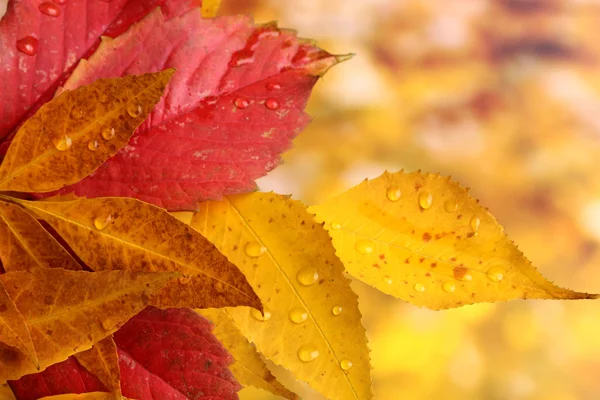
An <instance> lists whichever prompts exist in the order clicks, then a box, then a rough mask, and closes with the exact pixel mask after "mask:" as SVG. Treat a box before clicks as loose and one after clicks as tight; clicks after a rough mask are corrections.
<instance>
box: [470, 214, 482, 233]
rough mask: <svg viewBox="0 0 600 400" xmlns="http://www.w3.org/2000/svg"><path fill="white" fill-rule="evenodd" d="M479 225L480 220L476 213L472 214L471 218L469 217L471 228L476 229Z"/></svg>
mask: <svg viewBox="0 0 600 400" xmlns="http://www.w3.org/2000/svg"><path fill="white" fill-rule="evenodd" d="M479 225H481V220H480V219H479V217H478V216H477V215H474V216H473V218H471V229H473V230H474V231H477V230H478V229H479Z"/></svg>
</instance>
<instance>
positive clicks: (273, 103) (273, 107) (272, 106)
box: [265, 97, 279, 110]
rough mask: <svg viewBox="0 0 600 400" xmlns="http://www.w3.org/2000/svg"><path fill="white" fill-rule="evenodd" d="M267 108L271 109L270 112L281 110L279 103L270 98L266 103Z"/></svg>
mask: <svg viewBox="0 0 600 400" xmlns="http://www.w3.org/2000/svg"><path fill="white" fill-rule="evenodd" d="M265 106H266V107H267V108H268V109H269V110H277V109H278V108H279V102H278V101H277V100H275V99H273V98H270V97H269V98H268V99H267V101H265Z"/></svg>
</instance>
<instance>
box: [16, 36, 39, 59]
mask: <svg viewBox="0 0 600 400" xmlns="http://www.w3.org/2000/svg"><path fill="white" fill-rule="evenodd" d="M17 50H19V51H20V52H21V53H23V54H27V55H28V56H33V55H35V53H37V50H38V40H37V39H36V38H34V37H33V36H25V37H24V38H22V39H19V40H17Z"/></svg>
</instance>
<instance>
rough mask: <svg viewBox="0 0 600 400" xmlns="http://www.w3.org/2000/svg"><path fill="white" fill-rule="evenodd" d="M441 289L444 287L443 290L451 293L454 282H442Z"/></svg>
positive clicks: (453, 288)
mask: <svg viewBox="0 0 600 400" xmlns="http://www.w3.org/2000/svg"><path fill="white" fill-rule="evenodd" d="M442 289H444V291H445V292H448V293H452V292H454V291H455V290H456V284H455V283H454V282H452V281H447V282H444V284H443V285H442Z"/></svg>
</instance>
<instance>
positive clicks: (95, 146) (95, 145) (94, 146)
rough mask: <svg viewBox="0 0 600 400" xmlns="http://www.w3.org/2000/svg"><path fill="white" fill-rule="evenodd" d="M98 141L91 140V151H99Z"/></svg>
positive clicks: (89, 144) (89, 147)
mask: <svg viewBox="0 0 600 400" xmlns="http://www.w3.org/2000/svg"><path fill="white" fill-rule="evenodd" d="M98 146H99V145H98V141H97V140H91V141H90V142H89V143H88V149H90V150H91V151H96V150H98Z"/></svg>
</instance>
